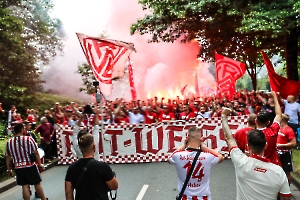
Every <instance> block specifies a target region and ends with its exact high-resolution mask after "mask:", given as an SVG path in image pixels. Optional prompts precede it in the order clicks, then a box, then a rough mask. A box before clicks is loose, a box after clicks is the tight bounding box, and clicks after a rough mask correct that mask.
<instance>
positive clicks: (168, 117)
mask: <svg viewBox="0 0 300 200" xmlns="http://www.w3.org/2000/svg"><path fill="white" fill-rule="evenodd" d="M171 119H175V115H174V113H172V112H168V114H166V113H165V112H164V111H163V110H160V112H159V117H158V121H160V122H161V121H163V120H171Z"/></svg>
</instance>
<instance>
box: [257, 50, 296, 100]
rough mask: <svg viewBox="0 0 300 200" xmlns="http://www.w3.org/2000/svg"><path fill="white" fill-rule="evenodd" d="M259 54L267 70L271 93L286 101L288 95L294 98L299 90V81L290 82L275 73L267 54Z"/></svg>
mask: <svg viewBox="0 0 300 200" xmlns="http://www.w3.org/2000/svg"><path fill="white" fill-rule="evenodd" d="M261 53H262V57H263V59H264V63H265V64H266V67H267V69H268V76H269V80H270V86H271V89H272V91H274V92H279V93H280V96H281V97H282V98H284V99H286V98H287V97H288V96H289V95H294V97H296V96H297V94H298V92H299V90H300V81H294V80H290V79H287V78H284V77H282V76H280V75H278V74H277V73H276V72H275V70H274V68H273V64H272V63H271V61H270V59H269V58H268V56H267V54H266V53H265V52H264V51H261Z"/></svg>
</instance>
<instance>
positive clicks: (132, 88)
mask: <svg viewBox="0 0 300 200" xmlns="http://www.w3.org/2000/svg"><path fill="white" fill-rule="evenodd" d="M128 75H129V84H130V92H131V97H132V100H136V98H137V94H136V90H135V87H134V80H133V70H132V66H131V62H130V58H129V56H128Z"/></svg>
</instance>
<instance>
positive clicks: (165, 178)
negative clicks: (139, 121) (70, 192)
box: [0, 160, 300, 200]
mask: <svg viewBox="0 0 300 200" xmlns="http://www.w3.org/2000/svg"><path fill="white" fill-rule="evenodd" d="M110 166H111V168H112V169H113V170H114V171H115V172H116V174H117V179H118V181H119V189H118V193H117V197H118V198H117V199H118V200H168V199H175V196H176V195H177V194H178V192H177V189H176V188H177V176H176V169H175V166H173V165H170V164H168V163H166V162H160V163H140V164H113V165H110ZM67 168H68V166H63V165H61V166H55V167H53V168H51V169H49V170H47V171H45V172H44V173H43V174H42V176H43V181H42V186H43V188H44V192H45V194H46V197H48V198H49V200H63V199H65V194H64V177H65V174H66V170H67ZM210 188H211V193H212V198H213V199H214V200H234V199H235V196H236V192H235V190H236V189H235V174H234V168H233V165H232V162H231V160H224V162H222V163H221V164H218V165H214V166H213V168H212V173H211V183H210ZM32 190H33V191H34V189H33V187H32ZM297 192H298V191H297ZM21 193H22V190H21V187H20V186H16V187H13V188H11V189H10V190H7V191H6V192H3V193H1V194H0V199H1V200H2V199H3V200H4V199H5V200H11V199H13V200H21V199H22V194H21ZM299 197H300V196H299ZM31 199H35V198H34V195H33V196H32V197H31ZM292 199H296V198H292ZM297 199H298V198H297Z"/></svg>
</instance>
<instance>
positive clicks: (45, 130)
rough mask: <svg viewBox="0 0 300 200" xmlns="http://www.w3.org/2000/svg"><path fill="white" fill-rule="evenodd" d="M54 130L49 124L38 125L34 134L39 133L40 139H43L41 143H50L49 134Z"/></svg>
mask: <svg viewBox="0 0 300 200" xmlns="http://www.w3.org/2000/svg"><path fill="white" fill-rule="evenodd" d="M53 130H54V128H53V126H52V125H51V124H50V123H46V124H40V125H39V126H38V127H37V128H36V129H35V131H34V132H35V133H36V134H37V133H40V134H41V137H43V139H42V140H41V142H42V143H44V142H46V143H48V142H51V133H52V132H53Z"/></svg>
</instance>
